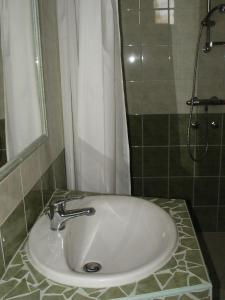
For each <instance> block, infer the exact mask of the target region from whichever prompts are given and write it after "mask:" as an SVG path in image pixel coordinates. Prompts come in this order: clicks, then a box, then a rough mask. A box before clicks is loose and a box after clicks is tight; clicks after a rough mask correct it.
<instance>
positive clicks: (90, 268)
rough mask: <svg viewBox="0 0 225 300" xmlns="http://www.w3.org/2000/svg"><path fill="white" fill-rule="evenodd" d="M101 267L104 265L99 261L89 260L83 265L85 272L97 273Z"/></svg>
mask: <svg viewBox="0 0 225 300" xmlns="http://www.w3.org/2000/svg"><path fill="white" fill-rule="evenodd" d="M101 268H102V266H101V265H100V264H99V263H97V262H89V263H86V264H85V265H84V266H83V270H84V272H87V273H96V272H98V271H100V270H101Z"/></svg>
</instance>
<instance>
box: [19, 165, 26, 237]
mask: <svg viewBox="0 0 225 300" xmlns="http://www.w3.org/2000/svg"><path fill="white" fill-rule="evenodd" d="M19 169H20V183H21V189H22V196H23V199H22V201H23V211H24V218H25V225H26V234H28V227H27V215H26V207H25V199H24V197H25V196H24V189H23V178H22V172H21V167H20V168H19Z"/></svg>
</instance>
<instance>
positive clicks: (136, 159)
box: [130, 147, 142, 177]
mask: <svg viewBox="0 0 225 300" xmlns="http://www.w3.org/2000/svg"><path fill="white" fill-rule="evenodd" d="M130 151H131V176H132V177H142V148H141V147H131V148H130Z"/></svg>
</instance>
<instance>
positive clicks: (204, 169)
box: [195, 146, 220, 176]
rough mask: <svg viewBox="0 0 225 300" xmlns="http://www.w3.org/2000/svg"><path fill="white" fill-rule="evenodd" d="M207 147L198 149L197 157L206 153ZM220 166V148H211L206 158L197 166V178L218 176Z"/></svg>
mask: <svg viewBox="0 0 225 300" xmlns="http://www.w3.org/2000/svg"><path fill="white" fill-rule="evenodd" d="M204 150H205V147H204V146H202V147H200V146H198V147H197V157H200V156H201V155H202V154H203V153H204ZM219 164H220V147H216V146H209V147H208V152H207V154H206V156H205V157H204V158H203V159H202V160H201V161H199V162H197V163H196V164H195V169H196V175H197V176H218V175H219Z"/></svg>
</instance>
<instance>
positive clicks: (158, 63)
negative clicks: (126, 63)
mask: <svg viewBox="0 0 225 300" xmlns="http://www.w3.org/2000/svg"><path fill="white" fill-rule="evenodd" d="M171 56H172V54H171V51H170V48H169V47H168V46H143V47H142V57H143V61H144V64H142V80H165V79H167V80H168V79H173V76H174V74H173V64H172V60H171V59H169V57H171Z"/></svg>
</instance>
